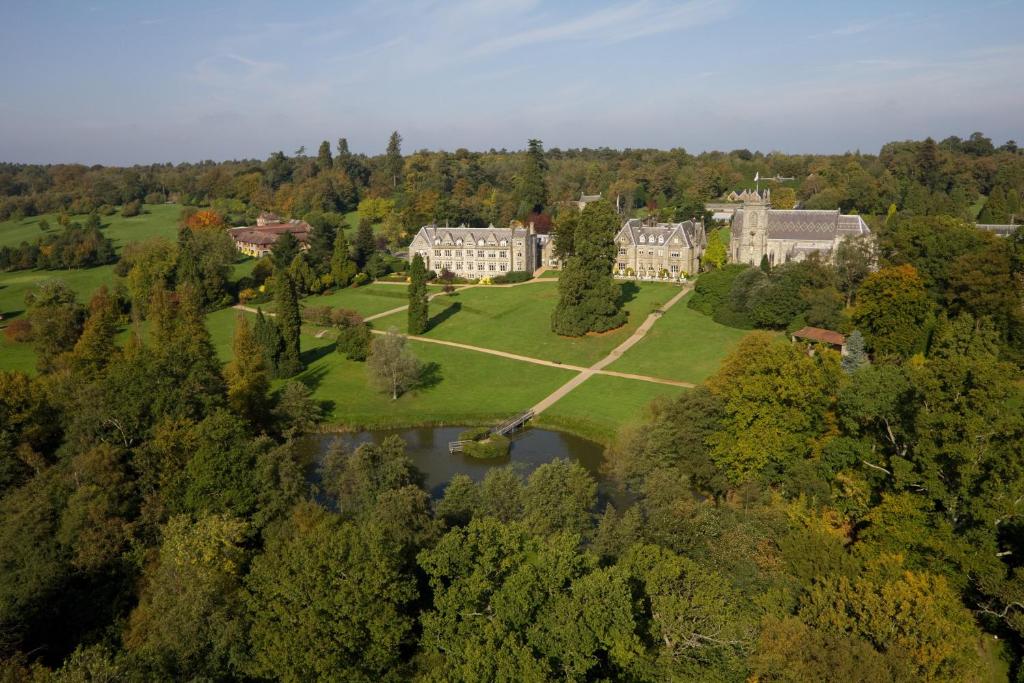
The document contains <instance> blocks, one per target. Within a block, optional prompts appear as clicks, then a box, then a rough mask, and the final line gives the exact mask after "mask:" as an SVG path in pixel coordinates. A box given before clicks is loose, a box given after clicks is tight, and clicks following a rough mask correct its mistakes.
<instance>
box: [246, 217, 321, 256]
mask: <svg viewBox="0 0 1024 683" xmlns="http://www.w3.org/2000/svg"><path fill="white" fill-rule="evenodd" d="M311 229H312V228H311V227H310V225H309V223H307V222H306V221H300V220H290V221H282V220H281V219H280V218H278V217H277V216H275V215H274V214H272V213H261V214H260V215H259V217H258V218H257V219H256V225H247V226H245V227H242V228H232V229H231V230H229V231H228V234H230V235H231V239H233V240H234V241H235V247H237V248H238V251H240V252H242V253H243V254H246V255H248V256H253V257H255V258H260V257H262V256H266V255H267V254H269V253H270V250H271V248H272V247H273V246H274V242H276V241H277V238H278V237H280V236H281V235H282V234H283V233H286V232H290V233H291V234H292V235H293V236H294V237H295V239H296V240H297V241H298V242H299V245H300V246H301V248H302V249H309V233H310V230H311Z"/></svg>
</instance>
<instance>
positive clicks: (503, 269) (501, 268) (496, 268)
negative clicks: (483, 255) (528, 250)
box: [442, 261, 508, 273]
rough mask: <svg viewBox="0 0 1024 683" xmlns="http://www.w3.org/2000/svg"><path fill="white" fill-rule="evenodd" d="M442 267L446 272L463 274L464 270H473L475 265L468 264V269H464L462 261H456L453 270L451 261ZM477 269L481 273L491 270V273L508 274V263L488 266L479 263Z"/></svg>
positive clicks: (488, 264)
mask: <svg viewBox="0 0 1024 683" xmlns="http://www.w3.org/2000/svg"><path fill="white" fill-rule="evenodd" d="M442 267H443V268H444V269H445V270H450V271H451V272H453V273H461V272H463V270H466V271H470V270H473V264H472V263H467V264H466V268H465V269H463V267H462V262H460V261H456V262H455V267H454V268H452V263H451V261H448V262H447V263H445V264H443V265H442ZM476 269H477V270H479V271H483V270H489V271H491V272H497V273H507V272H508V264H507V263H487V264H484V263H478V264H476Z"/></svg>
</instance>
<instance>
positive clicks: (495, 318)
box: [374, 282, 679, 366]
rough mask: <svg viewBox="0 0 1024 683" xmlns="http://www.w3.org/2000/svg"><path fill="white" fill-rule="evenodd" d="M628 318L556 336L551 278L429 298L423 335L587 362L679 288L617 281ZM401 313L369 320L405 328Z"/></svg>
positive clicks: (613, 344)
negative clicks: (611, 326)
mask: <svg viewBox="0 0 1024 683" xmlns="http://www.w3.org/2000/svg"><path fill="white" fill-rule="evenodd" d="M622 289H623V299H624V300H625V306H626V310H627V311H629V313H630V315H629V321H628V322H627V323H626V324H625V325H623V326H622V327H620V328H619V329H617V330H612V331H611V332H607V333H604V334H597V335H588V336H586V337H578V338H572V337H560V336H558V335H557V334H555V333H554V332H552V331H551V311H552V310H553V309H554V307H555V303H556V302H557V300H558V284H557V283H555V282H531V283H529V284H523V285H520V286H517V287H486V286H482V287H474V288H472V289H467V290H465V291H461V292H456V293H455V294H454V295H453V296H440V297H437V298H436V299H434V300H433V301H431V302H430V321H431V322H430V324H431V327H430V329H429V330H428V331H427V333H426V336H427V337H432V338H435V339H444V340H447V341H456V342H461V343H463V344H472V345H474V346H482V347H485V348H489V349H496V350H498V351H508V352H511V353H518V354H521V355H524V356H533V357H534V358H542V359H544V360H550V361H555V362H558V363H567V364H570V365H581V366H589V365H593V364H594V363H596V362H597V361H599V360H600V359H601V358H603V357H604V356H606V355H608V353H609V352H611V350H612V349H614V348H615V347H616V346H618V345H619V344H621V343H622V342H623V341H625V340H626V339H627V338H628V337H629V335H630V334H632V333H633V330H635V329H636V328H637V327H638V326H639V325H640V323H641V322H643V320H644V318H646V317H647V315H648V314H649V313H650V312H651V311H652V310H654V309H655V308H657V307H658V306H660V305H661V304H664V303H665V302H666V301H668V300H669V299H670V298H672V296H673V295H674V294H675V293H676V292H678V291H679V288H678V287H676V286H674V285H669V284H664V283H633V282H627V283H623V284H622ZM405 323H406V320H405V315H404V314H396V315H392V316H388V317H385V318H381V319H379V320H375V321H374V326H375V327H377V328H378V329H382V330H383V329H387V328H388V327H391V326H393V327H395V328H397V329H398V330H400V331H404V330H405Z"/></svg>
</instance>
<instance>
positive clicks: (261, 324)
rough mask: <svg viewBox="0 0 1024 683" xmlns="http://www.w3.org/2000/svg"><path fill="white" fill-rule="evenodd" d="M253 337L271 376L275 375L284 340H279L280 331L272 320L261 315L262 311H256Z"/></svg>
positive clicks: (260, 309) (259, 309)
mask: <svg viewBox="0 0 1024 683" xmlns="http://www.w3.org/2000/svg"><path fill="white" fill-rule="evenodd" d="M253 336H254V337H255V338H256V344H257V345H258V346H259V348H260V352H261V353H262V354H263V360H264V362H265V363H266V366H267V369H268V370H270V372H271V374H273V375H274V376H276V375H277V364H278V362H279V361H280V359H281V351H282V349H283V348H284V340H283V339H282V338H281V330H279V329H278V327H277V323H275V322H274V320H273V319H271V318H267V317H266V316H265V315H263V309H262V308H257V309H256V324H255V325H254V327H253Z"/></svg>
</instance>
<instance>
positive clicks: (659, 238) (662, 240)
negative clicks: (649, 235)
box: [658, 235, 665, 244]
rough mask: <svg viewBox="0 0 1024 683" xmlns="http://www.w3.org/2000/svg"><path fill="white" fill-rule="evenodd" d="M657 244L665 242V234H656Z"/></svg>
mask: <svg viewBox="0 0 1024 683" xmlns="http://www.w3.org/2000/svg"><path fill="white" fill-rule="evenodd" d="M658 244H665V236H664V235H658Z"/></svg>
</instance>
